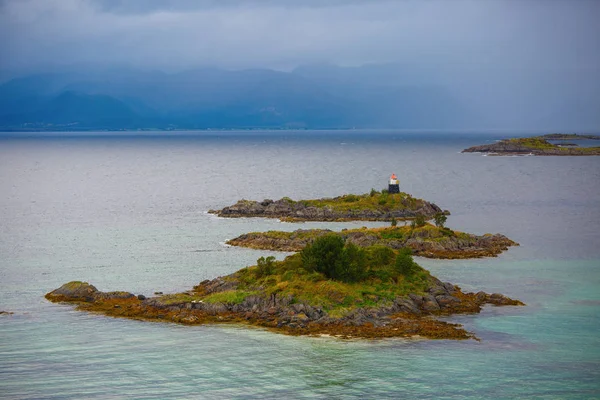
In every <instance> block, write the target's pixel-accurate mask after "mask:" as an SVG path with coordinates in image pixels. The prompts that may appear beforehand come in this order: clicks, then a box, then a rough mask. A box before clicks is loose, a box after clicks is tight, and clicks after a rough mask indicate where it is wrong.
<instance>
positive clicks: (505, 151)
mask: <svg viewBox="0 0 600 400" xmlns="http://www.w3.org/2000/svg"><path fill="white" fill-rule="evenodd" d="M549 140H600V136H596V135H577V134H561V133H552V134H548V135H543V136H533V137H528V138H514V139H504V140H501V141H499V142H497V143H493V144H484V145H481V146H473V147H469V148H468V149H465V150H463V151H462V152H463V153H487V154H490V155H498V156H501V155H535V156H598V155H600V147H579V146H578V145H577V144H575V143H561V144H552V143H550V142H549Z"/></svg>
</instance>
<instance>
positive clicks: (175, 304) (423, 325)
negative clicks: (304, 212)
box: [46, 274, 523, 339]
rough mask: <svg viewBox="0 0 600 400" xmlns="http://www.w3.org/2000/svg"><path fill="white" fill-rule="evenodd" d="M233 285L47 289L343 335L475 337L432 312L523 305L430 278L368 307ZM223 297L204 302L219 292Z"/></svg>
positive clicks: (112, 306)
mask: <svg viewBox="0 0 600 400" xmlns="http://www.w3.org/2000/svg"><path fill="white" fill-rule="evenodd" d="M239 286H240V282H239V277H238V276H237V274H233V275H230V276H227V277H221V278H217V279H214V280H210V281H204V282H201V283H200V284H199V285H198V286H196V287H194V290H192V291H189V292H185V293H179V294H175V295H165V296H157V297H151V298H145V296H143V295H138V296H136V295H134V294H132V293H128V292H101V291H99V290H98V289H96V288H95V287H94V286H92V285H90V284H88V283H87V282H78V281H74V282H69V283H66V284H64V285H63V286H61V287H60V288H58V289H56V290H54V291H52V292H50V293H48V294H47V295H46V298H47V299H48V300H50V301H52V302H67V303H72V304H76V305H77V308H78V309H79V310H83V311H91V312H99V313H102V314H105V315H108V316H113V317H125V318H132V319H142V320H153V321H164V322H175V323H181V324H188V325H199V324H217V323H244V324H249V325H254V326H259V327H264V328H268V329H271V330H273V331H275V332H280V333H285V334H291V335H331V336H336V337H343V338H351V337H352V338H387V337H407V336H421V337H426V338H433V339H469V338H475V336H474V335H473V334H472V333H469V332H467V331H466V330H464V329H463V328H462V327H461V326H460V325H458V324H452V323H448V322H443V321H439V320H436V319H435V318H433V317H434V316H436V315H450V314H456V313H478V312H479V311H480V310H481V307H482V306H483V305H485V304H493V305H496V306H505V305H523V303H522V302H520V301H518V300H513V299H510V298H508V297H506V296H503V295H501V294H497V293H495V294H487V293H483V292H479V293H463V292H462V291H461V290H460V288H459V287H457V286H455V285H452V284H450V283H447V282H446V283H444V282H441V281H439V280H438V279H436V278H433V277H430V280H429V285H428V287H427V289H426V291H425V292H424V293H420V294H409V295H408V296H404V297H398V298H396V299H393V300H392V301H388V302H386V303H385V304H383V305H380V306H376V307H356V308H352V309H349V310H348V311H347V312H345V313H343V314H342V315H339V313H338V314H337V315H332V314H330V313H328V312H327V311H325V310H324V309H323V308H321V307H319V306H318V305H314V304H310V303H309V302H306V301H301V300H299V299H297V298H295V297H294V296H292V295H289V294H280V293H278V292H273V293H267V291H262V292H253V293H248V294H247V295H246V296H244V298H243V299H234V298H231V297H230V296H229V294H231V293H232V292H233V291H235V290H236V289H237V288H238V287H239ZM221 294H222V295H225V296H223V298H230V300H229V301H211V298H212V299H216V298H219V295H221Z"/></svg>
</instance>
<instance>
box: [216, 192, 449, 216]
mask: <svg viewBox="0 0 600 400" xmlns="http://www.w3.org/2000/svg"><path fill="white" fill-rule="evenodd" d="M390 186H393V185H390ZM208 212H209V213H211V214H216V215H218V216H219V217H225V218H249V217H262V218H279V219H281V220H283V221H287V222H302V221H390V220H392V219H396V220H409V219H414V218H416V217H417V216H422V217H424V218H426V219H431V218H433V217H434V216H435V215H436V214H439V213H445V214H449V212H448V211H443V210H442V209H441V208H440V207H438V206H437V205H436V204H434V203H430V202H428V201H425V200H423V199H418V198H415V197H412V196H411V195H410V194H408V193H403V192H397V193H393V192H392V191H390V190H387V189H384V190H382V191H376V190H371V192H370V193H366V194H362V195H355V194H347V195H344V196H338V197H334V198H322V199H316V200H299V201H295V200H292V199H290V198H289V197H284V198H282V199H279V200H271V199H265V200H263V201H254V200H239V201H238V202H237V203H236V204H234V205H232V206H229V207H225V208H223V209H221V210H209V211H208Z"/></svg>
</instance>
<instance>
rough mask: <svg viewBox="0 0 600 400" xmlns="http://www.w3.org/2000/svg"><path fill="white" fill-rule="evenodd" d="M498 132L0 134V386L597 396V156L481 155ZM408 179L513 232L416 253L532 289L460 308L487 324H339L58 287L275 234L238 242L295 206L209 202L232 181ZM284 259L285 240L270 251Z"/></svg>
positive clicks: (323, 183) (321, 189)
mask: <svg viewBox="0 0 600 400" xmlns="http://www.w3.org/2000/svg"><path fill="white" fill-rule="evenodd" d="M500 137H502V135H499V134H433V133H407V132H385V133H377V132H375V133H373V132H359V133H354V132H301V133H293V132H291V133H288V132H278V133H268V132H245V133H235V132H233V133H231V132H230V133H215V134H208V133H203V134H198V133H195V134H185V133H180V134H176V135H175V136H172V137H165V136H160V135H151V136H141V137H135V136H131V135H129V136H118V135H113V136H111V137H101V136H96V135H93V134H92V135H90V134H79V135H72V134H71V135H70V136H68V137H57V136H56V135H41V134H37V135H26V137H19V136H18V135H17V136H15V135H6V134H5V135H0V310H5V311H11V312H14V314H13V315H2V316H0V398H19V399H42V398H43V399H83V398H85V399H115V398H147V399H150V398H155V399H167V398H178V399H181V398H207V399H211V398H353V397H361V398H435V399H438V398H461V399H462V398H536V399H538V398H544V399H546V398H547V399H564V398H600V334H599V333H598V332H600V235H599V232H600V184H599V183H600V158H598V157H560V158H555V157H483V156H480V155H476V154H460V153H459V152H460V150H461V149H463V148H465V147H468V146H472V145H476V144H482V143H486V142H489V141H493V140H495V139H498V138H500ZM392 172H395V173H396V174H397V175H399V178H400V181H401V182H400V184H401V186H402V189H403V190H405V191H408V192H410V193H412V194H414V195H415V196H418V197H422V198H425V199H427V200H430V201H434V202H435V203H437V204H438V205H439V206H440V207H442V208H444V209H449V210H451V212H452V215H451V216H450V217H449V219H448V225H449V226H450V227H452V228H454V229H459V230H464V231H468V232H474V233H479V234H482V233H486V232H492V233H496V232H500V233H504V234H506V235H507V236H509V237H510V238H512V239H514V240H516V241H518V242H520V243H521V246H520V247H517V248H512V249H510V250H509V251H508V252H506V253H505V254H503V255H501V256H500V257H498V258H492V259H483V260H426V259H419V262H420V263H421V264H422V265H423V266H425V267H426V268H428V269H430V270H431V271H432V273H433V274H434V275H436V276H438V277H440V278H441V279H443V280H449V281H451V282H453V283H456V284H459V285H460V286H461V287H463V288H464V289H467V290H485V291H488V292H501V293H504V294H507V295H509V296H513V297H516V298H519V299H521V300H523V301H525V302H526V303H527V304H528V305H527V307H521V308H516V307H505V308H495V307H488V308H485V309H484V311H483V313H482V314H480V315H475V316H457V317H453V318H451V320H452V321H456V322H460V323H463V324H464V325H465V326H466V327H467V328H468V329H469V330H471V331H473V332H475V333H476V334H477V336H479V337H480V338H481V339H482V340H481V342H476V341H460V342H456V341H426V340H415V339H412V340H406V339H395V340H382V341H342V340H335V339H326V338H302V337H300V338H298V337H287V336H283V335H277V334H274V333H270V332H266V331H264V330H260V329H253V328H246V327H240V326H202V327H187V326H178V325H172V324H163V323H148V322H138V321H130V320H122V319H113V318H107V317H103V316H99V315H93V314H86V313H81V312H77V311H74V310H73V309H72V307H70V306H66V305H57V304H51V303H48V302H46V301H45V300H44V298H43V295H44V294H45V293H46V292H48V291H50V290H52V289H54V288H56V287H58V286H60V285H61V284H62V283H64V282H66V281H70V280H86V281H89V282H91V283H93V284H94V285H96V286H97V287H98V288H99V289H101V290H120V289H123V290H129V291H133V292H135V293H142V294H146V295H150V294H152V293H153V292H154V291H157V290H160V291H164V292H165V293H167V292H176V291H179V290H183V289H188V288H190V287H191V286H193V285H194V284H196V283H198V282H200V281H202V280H203V279H207V278H214V277H216V276H219V275H223V274H228V273H231V272H233V271H235V270H237V269H239V268H241V267H244V266H246V265H251V264H253V263H254V261H255V260H256V259H257V258H258V257H260V256H262V255H265V254H271V253H269V252H262V251H255V250H248V249H240V248H230V247H226V246H224V245H223V242H224V241H225V240H227V239H228V238H231V237H234V236H236V235H239V234H241V233H244V232H249V231H262V230H269V229H284V230H294V229H298V228H300V227H302V228H308V227H330V228H335V229H339V228H342V227H348V226H363V225H370V226H372V225H376V224H374V223H363V222H358V223H344V224H339V223H338V224H335V223H306V224H288V223H280V222H278V221H273V220H260V219H221V218H217V217H214V216H212V215H209V214H206V211H207V210H208V209H210V208H220V207H223V206H226V205H229V204H231V203H233V202H235V201H236V200H237V199H239V198H247V199H259V200H260V199H263V198H273V199H275V198H280V197H282V196H290V197H292V198H296V199H300V198H313V197H322V196H336V195H340V194H343V193H363V192H367V191H369V190H370V189H371V188H376V189H380V188H382V187H384V186H385V185H386V180H387V178H388V176H389V174H391V173H392ZM278 256H279V257H283V256H284V254H279V255H278Z"/></svg>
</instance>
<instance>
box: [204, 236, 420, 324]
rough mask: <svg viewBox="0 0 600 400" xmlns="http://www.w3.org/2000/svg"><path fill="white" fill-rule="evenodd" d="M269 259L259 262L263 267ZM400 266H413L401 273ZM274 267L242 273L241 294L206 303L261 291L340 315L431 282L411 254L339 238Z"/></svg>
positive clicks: (319, 243) (325, 239)
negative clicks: (261, 272)
mask: <svg viewBox="0 0 600 400" xmlns="http://www.w3.org/2000/svg"><path fill="white" fill-rule="evenodd" d="M269 258H270V257H269ZM398 258H400V259H401V261H397V260H398ZM266 260H267V259H264V260H263V261H261V259H259V261H258V264H264V263H265V262H266ZM398 263H399V264H398ZM397 264H398V265H404V264H408V265H409V267H407V268H404V267H403V268H400V269H399V268H398V267H397ZM272 265H273V272H272V274H269V275H261V274H257V273H256V271H257V269H258V268H259V266H258V265H257V266H254V267H249V268H245V269H242V270H240V271H238V272H237V273H236V274H235V278H236V279H237V280H238V288H237V290H232V291H227V292H221V293H215V294H212V295H209V296H207V297H206V298H204V299H203V301H210V302H218V301H221V302H223V301H225V300H226V301H227V302H229V303H235V302H241V301H243V299H244V298H245V297H247V296H248V295H250V294H254V293H257V292H258V291H259V292H261V293H264V294H267V295H270V294H273V293H277V295H278V296H286V295H290V296H293V298H294V299H295V301H303V302H306V303H308V304H311V305H313V306H318V307H323V308H324V309H325V310H326V311H333V314H330V315H338V316H339V315H343V313H345V312H347V311H349V310H351V309H352V308H355V307H365V306H378V305H383V304H387V303H388V302H390V301H392V300H394V299H395V298H397V297H399V296H406V295H408V294H409V293H421V294H422V293H424V291H425V289H426V288H427V287H428V282H429V278H430V275H429V273H428V272H427V271H426V270H424V269H422V268H421V267H420V266H419V265H418V264H416V263H415V262H414V261H413V259H412V256H411V255H410V250H408V251H407V250H402V251H400V252H399V253H398V255H397V252H396V251H394V250H392V249H390V248H388V247H384V246H370V247H366V248H359V247H357V246H355V245H353V244H351V243H348V242H346V241H345V240H344V239H343V238H342V237H340V236H338V235H335V234H329V235H325V236H322V237H319V238H317V239H316V240H315V241H314V242H313V243H312V244H311V245H309V246H307V247H306V248H305V249H304V250H302V251H301V252H300V253H296V254H293V255H291V256H288V257H287V258H286V259H285V260H283V261H273V264H272ZM217 295H219V296H224V297H223V298H220V297H218V296H217ZM224 299H225V300H224Z"/></svg>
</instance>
